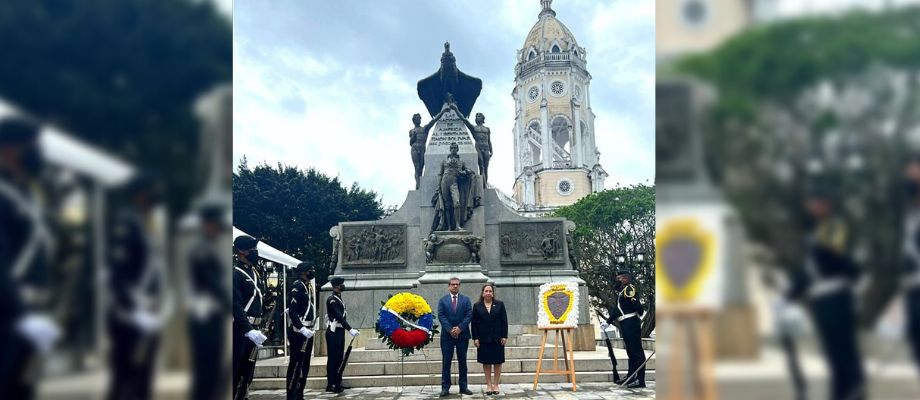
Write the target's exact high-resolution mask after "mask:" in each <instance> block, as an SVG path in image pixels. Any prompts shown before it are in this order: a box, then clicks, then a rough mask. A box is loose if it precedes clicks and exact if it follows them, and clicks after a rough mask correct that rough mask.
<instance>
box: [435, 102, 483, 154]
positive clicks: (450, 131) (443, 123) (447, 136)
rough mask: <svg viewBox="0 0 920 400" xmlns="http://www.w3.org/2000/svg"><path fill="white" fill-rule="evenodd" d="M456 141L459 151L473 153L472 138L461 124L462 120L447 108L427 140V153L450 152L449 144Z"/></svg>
mask: <svg viewBox="0 0 920 400" xmlns="http://www.w3.org/2000/svg"><path fill="white" fill-rule="evenodd" d="M454 142H456V143H457V144H458V145H459V146H460V151H459V152H460V153H475V152H476V149H475V148H474V147H473V139H472V137H470V134H469V132H467V130H466V127H465V126H463V120H461V119H460V117H459V116H457V112H456V111H454V110H447V111H446V112H445V113H444V115H443V116H441V119H440V120H438V122H437V124H436V125H435V128H434V133H432V134H431V138H430V139H429V140H428V151H427V154H450V144H451V143H454Z"/></svg>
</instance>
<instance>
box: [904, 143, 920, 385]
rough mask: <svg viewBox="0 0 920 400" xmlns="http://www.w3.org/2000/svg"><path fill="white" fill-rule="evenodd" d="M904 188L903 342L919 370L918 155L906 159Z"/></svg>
mask: <svg viewBox="0 0 920 400" xmlns="http://www.w3.org/2000/svg"><path fill="white" fill-rule="evenodd" d="M904 187H905V189H906V190H907V197H908V205H907V213H906V215H905V218H904V239H903V240H904V242H903V252H904V279H903V281H904V292H905V298H904V303H905V309H906V310H907V340H908V341H909V342H910V344H911V346H912V348H913V352H914V359H915V361H916V362H917V365H918V367H920V154H914V155H912V156H911V157H910V158H909V159H908V162H907V167H906V168H905V179H904Z"/></svg>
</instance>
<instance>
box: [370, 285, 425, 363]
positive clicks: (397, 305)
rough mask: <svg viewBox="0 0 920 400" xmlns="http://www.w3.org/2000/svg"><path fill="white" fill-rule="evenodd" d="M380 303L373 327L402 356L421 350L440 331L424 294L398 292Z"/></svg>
mask: <svg viewBox="0 0 920 400" xmlns="http://www.w3.org/2000/svg"><path fill="white" fill-rule="evenodd" d="M381 306H382V307H380V315H379V316H378V318H377V323H376V324H375V325H374V330H376V331H377V336H378V337H379V338H380V339H382V340H383V341H384V343H386V344H387V346H388V347H389V348H391V349H393V350H397V349H398V350H400V351H402V353H403V355H409V354H412V353H414V352H415V351H416V350H421V349H422V347H425V345H427V344H428V343H431V342H432V341H433V340H434V335H435V334H436V333H438V326H437V325H435V323H434V314H433V313H432V312H431V306H429V305H428V302H426V301H425V299H424V298H422V296H419V295H417V294H412V293H397V294H395V295H392V296H390V298H389V299H387V301H384V302H381Z"/></svg>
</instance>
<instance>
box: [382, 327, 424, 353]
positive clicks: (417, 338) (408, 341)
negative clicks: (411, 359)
mask: <svg viewBox="0 0 920 400" xmlns="http://www.w3.org/2000/svg"><path fill="white" fill-rule="evenodd" d="M390 340H392V341H393V344H395V345H397V346H399V347H400V348H413V347H418V346H419V345H421V344H422V343H425V341H426V340H428V333H426V332H425V331H423V330H420V329H414V330H411V331H407V330H405V329H403V328H399V329H397V330H395V331H393V334H392V335H390Z"/></svg>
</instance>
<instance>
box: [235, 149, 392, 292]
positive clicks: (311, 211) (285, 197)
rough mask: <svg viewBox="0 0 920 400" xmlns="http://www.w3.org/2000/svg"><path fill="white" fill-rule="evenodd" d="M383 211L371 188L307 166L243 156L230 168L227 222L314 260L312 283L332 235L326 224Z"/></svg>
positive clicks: (320, 276)
mask: <svg viewBox="0 0 920 400" xmlns="http://www.w3.org/2000/svg"><path fill="white" fill-rule="evenodd" d="M382 215H383V206H382V204H381V203H380V200H379V199H378V197H377V194H376V193H374V192H372V191H368V190H365V189H361V188H360V187H359V186H358V184H357V183H355V184H352V185H351V187H350V188H346V187H344V186H342V183H341V182H340V181H339V178H337V177H336V178H330V177H328V176H326V175H323V174H322V173H320V172H318V171H316V170H315V169H313V168H310V169H308V170H306V171H304V170H300V169H298V168H296V167H291V166H286V165H282V164H280V163H279V164H278V165H277V166H276V167H272V166H269V165H268V164H262V165H259V166H256V167H255V168H250V167H249V166H248V164H247V162H246V160H245V159H243V161H241V162H240V165H239V168H238V171H237V172H236V173H234V174H233V224H234V226H236V227H237V228H240V229H241V230H243V231H245V232H247V233H249V234H250V235H253V236H254V237H256V238H258V239H260V240H263V241H265V242H266V243H269V244H271V245H272V247H275V248H277V249H278V250H281V251H283V252H285V253H286V254H289V255H291V256H293V257H295V258H298V259H301V260H310V261H313V262H316V263H317V269H316V272H317V278H316V279H317V283H318V284H319V285H322V284H325V283H326V281H327V279H328V277H329V275H330V274H331V273H333V272H334V271H331V270H330V268H329V265H330V261H331V256H332V238H331V237H330V236H329V229H330V228H332V227H333V226H335V225H336V224H338V223H339V222H343V221H366V220H376V219H379V218H380V217H381V216H382Z"/></svg>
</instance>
